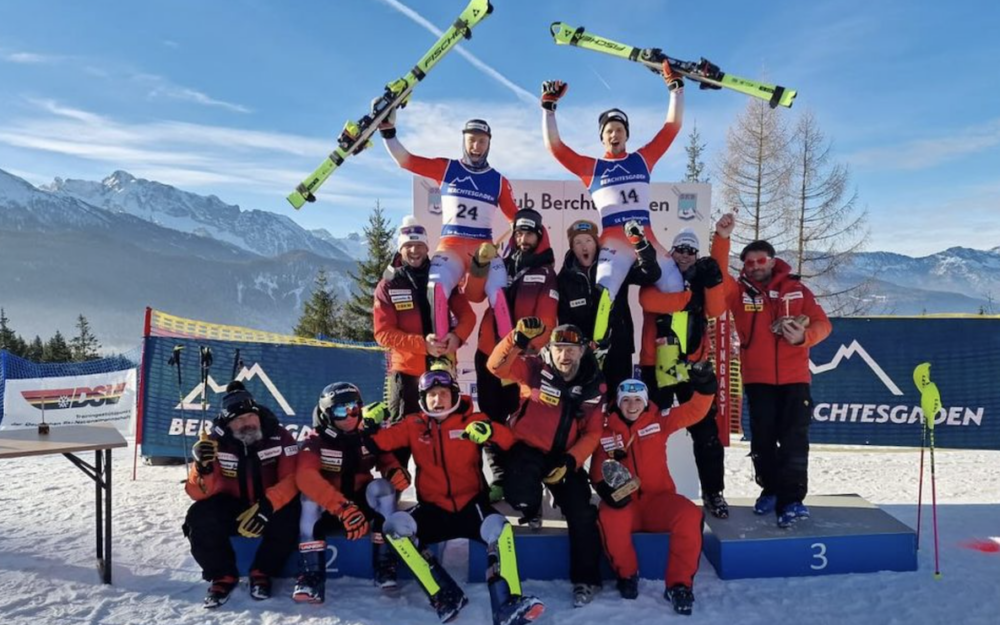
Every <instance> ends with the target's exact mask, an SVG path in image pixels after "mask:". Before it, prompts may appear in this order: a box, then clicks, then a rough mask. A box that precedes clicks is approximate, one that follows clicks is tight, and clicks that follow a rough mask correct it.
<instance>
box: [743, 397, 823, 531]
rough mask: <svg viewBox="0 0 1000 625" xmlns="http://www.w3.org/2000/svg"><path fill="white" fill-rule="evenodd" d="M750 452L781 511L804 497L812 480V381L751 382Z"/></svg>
mask: <svg viewBox="0 0 1000 625" xmlns="http://www.w3.org/2000/svg"><path fill="white" fill-rule="evenodd" d="M745 389H746V395H747V403H748V405H749V408H750V437H751V438H750V455H751V457H752V458H753V466H754V472H755V473H756V474H757V478H756V479H757V483H758V484H759V485H760V486H761V488H763V490H764V494H767V495H776V496H777V498H778V501H777V512H778V513H779V514H780V512H781V510H782V508H783V507H784V506H786V505H787V504H789V503H792V502H796V501H802V500H803V499H804V498H805V496H806V492H807V491H808V483H809V479H808V478H809V420H810V418H811V417H812V396H811V394H810V389H809V385H808V384H747V385H745Z"/></svg>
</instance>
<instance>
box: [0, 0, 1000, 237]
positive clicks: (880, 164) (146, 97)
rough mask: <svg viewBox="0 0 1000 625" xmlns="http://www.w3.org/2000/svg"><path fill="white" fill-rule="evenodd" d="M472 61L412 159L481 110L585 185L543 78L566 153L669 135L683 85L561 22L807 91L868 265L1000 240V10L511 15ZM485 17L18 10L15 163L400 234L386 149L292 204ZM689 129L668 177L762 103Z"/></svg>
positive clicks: (710, 115) (506, 147)
mask: <svg viewBox="0 0 1000 625" xmlns="http://www.w3.org/2000/svg"><path fill="white" fill-rule="evenodd" d="M494 5H495V7H496V10H495V12H494V13H493V15H492V16H490V17H489V18H488V19H487V20H486V21H484V22H483V23H482V24H481V25H480V26H479V27H478V28H477V30H476V33H475V36H474V37H473V39H472V41H470V42H468V43H467V44H466V45H465V46H464V48H465V50H466V51H467V52H468V53H469V54H470V55H471V57H469V56H465V57H463V56H460V55H458V54H454V53H453V54H452V55H451V56H449V57H448V58H447V59H445V61H443V62H442V63H441V64H440V65H439V66H438V67H437V68H435V70H434V72H433V73H432V74H431V75H430V76H429V77H428V79H427V80H426V81H425V82H424V83H423V84H421V85H420V86H419V88H418V90H417V92H416V93H415V96H414V99H413V103H412V104H411V106H410V107H408V108H407V109H406V110H404V111H402V112H401V113H400V116H399V128H400V130H399V136H400V138H401V140H402V141H403V142H404V144H405V145H406V146H407V147H408V148H410V149H411V150H412V151H413V152H415V153H418V154H425V155H430V156H457V155H458V154H459V150H460V147H459V146H460V135H459V129H460V127H461V124H462V122H463V121H464V120H465V119H467V118H469V117H484V118H486V119H488V120H489V121H490V122H491V123H492V124H493V126H494V145H493V149H492V152H491V161H492V162H493V164H494V165H495V166H496V167H497V168H498V169H500V170H501V171H503V172H504V173H505V174H507V175H508V177H511V178H564V177H565V174H564V173H563V172H562V171H561V170H560V168H559V166H558V165H557V164H556V163H555V161H554V159H552V158H551V157H550V156H549V155H548V154H547V153H546V152H545V149H544V146H543V144H542V139H541V132H540V113H539V109H538V106H537V104H536V94H537V90H538V85H539V84H540V83H541V82H542V81H543V80H545V79H549V78H560V79H563V80H566V81H568V82H569V83H570V90H569V93H568V95H567V96H566V99H565V100H564V101H563V103H562V104H561V105H560V110H559V115H560V127H561V129H562V131H563V134H564V137H565V138H566V139H567V142H568V143H570V144H571V145H572V146H574V147H576V148H577V149H578V150H579V151H581V152H585V153H596V152H597V151H598V150H599V144H598V140H597V131H596V117H597V114H598V112H599V111H601V110H603V109H605V108H608V107H610V106H619V107H622V108H624V109H625V110H626V111H628V112H629V114H630V115H631V117H632V128H633V143H637V144H638V142H643V141H644V140H645V139H647V138H648V137H649V136H651V134H652V132H654V130H655V129H656V127H657V126H658V124H659V123H661V120H662V116H663V111H664V108H665V105H666V91H665V88H664V87H663V85H662V82H659V81H658V80H657V79H656V78H655V77H654V76H653V75H652V74H650V73H648V72H646V71H645V70H643V69H641V68H639V67H638V66H635V65H633V64H629V63H626V62H623V61H619V60H617V59H613V58H611V57H606V56H604V55H598V54H594V53H591V52H587V51H581V50H575V49H569V48H563V47H558V48H557V47H556V46H555V45H554V44H553V43H552V42H551V38H550V37H549V35H548V26H549V24H550V23H551V22H553V21H565V22H568V23H571V24H574V25H584V26H586V27H587V28H588V29H590V30H593V31H594V32H597V33H600V34H602V35H605V36H607V37H609V38H612V39H616V40H619V41H623V42H627V43H632V44H635V45H639V46H658V47H662V48H664V49H665V50H666V51H667V52H668V53H669V54H671V55H672V56H675V57H678V58H683V59H697V58H698V57H700V56H706V57H708V58H709V59H711V60H712V61H713V62H715V63H716V64H718V65H719V66H721V67H722V68H723V69H724V70H726V71H729V72H732V73H734V74H738V75H743V76H747V77H758V76H767V77H769V78H770V79H771V80H772V81H773V82H778V83H781V84H784V85H787V86H790V87H793V88H796V89H798V91H799V96H798V100H797V102H796V104H795V107H794V108H793V109H792V110H791V111H788V110H783V113H784V114H785V116H786V117H787V118H788V121H789V123H790V124H792V123H794V120H795V117H796V115H797V112H798V111H799V110H802V109H805V108H808V109H810V110H812V111H813V113H814V114H815V115H816V116H817V118H818V120H819V122H820V124H821V126H822V127H823V129H824V130H825V132H826V133H827V135H828V136H829V137H830V138H832V139H833V141H834V145H835V153H836V157H837V158H838V159H839V160H842V161H844V162H847V163H848V164H849V165H850V166H851V170H852V173H853V181H854V183H855V184H856V186H857V188H858V191H859V194H860V197H861V201H862V203H863V204H864V205H866V206H867V207H868V209H869V213H870V223H871V229H872V235H871V243H870V245H869V249H878V250H891V251H898V252H902V253H908V254H914V255H920V254H927V253H932V252H934V251H938V250H940V249H943V248H945V247H949V246H952V245H964V246H969V247H977V248H988V247H995V246H998V245H1000V83H998V81H997V71H998V69H997V67H998V65H1000V37H998V36H997V33H996V24H997V23H1000V9H998V8H997V7H996V5H992V4H990V3H985V2H978V1H977V2H973V1H970V0H958V1H952V2H949V3H942V2H926V1H924V2H908V1H904V0H880V1H879V2H871V1H866V2H860V1H855V0H840V1H836V2H833V1H820V2H816V3H804V2H790V1H789V2H784V1H776V2H766V3H760V2H754V3H751V2H736V1H729V0H727V1H725V2H704V1H702V2H663V1H656V0H621V1H619V2H616V3H609V2H606V1H605V2H596V1H591V0H547V1H545V2H527V1H524V0H495V1H494ZM463 6H464V0H338V1H331V0H322V1H320V0H308V1H307V0H297V1H294V2H293V1H286V2H278V1H277V0H270V1H264V0H254V1H250V0H246V1H240V2H236V1H229V2H222V1H220V2H204V1H195V0H170V1H167V0H144V1H143V2H135V1H134V0H133V1H123V0H94V1H91V2H70V1H68V0H49V1H48V2H44V3H43V2H35V1H29V0H20V1H16V0H6V1H4V2H3V4H2V6H0V85H2V86H3V88H2V89H0V168H3V169H6V170H8V171H11V172H13V173H15V174H17V175H21V176H23V177H25V178H27V179H28V180H30V181H31V182H34V183H36V184H40V183H45V182H49V181H51V179H52V178H54V177H56V176H60V177H63V178H86V179H100V178H103V177H104V176H106V175H108V174H109V173H111V172H112V171H114V170H116V169H124V170H127V171H130V172H132V173H133V174H135V175H138V176H141V177H145V178H150V179H155V180H159V181H162V182H165V183H168V184H174V185H176V186H179V187H182V188H185V189H188V190H191V191H194V192H197V193H202V194H209V193H214V194H216V195H218V196H219V197H220V198H222V199H223V200H225V201H227V202H230V203H238V204H240V206H241V207H243V208H259V209H264V210H270V211H275V212H280V213H282V214H286V215H289V216H291V217H293V218H294V219H296V220H297V221H299V223H301V224H302V225H304V226H306V227H309V228H318V227H324V228H327V229H328V230H330V231H331V232H333V233H335V234H344V233H346V232H348V231H350V230H355V229H358V228H359V227H360V226H361V225H362V224H363V223H364V221H365V219H366V216H367V212H368V210H369V209H370V208H371V206H373V204H374V202H375V200H376V198H378V199H379V200H380V201H381V202H382V204H383V205H384V206H385V207H387V208H388V209H389V210H390V212H391V213H392V214H393V216H394V217H396V218H398V217H400V216H402V215H403V214H404V213H405V212H407V211H408V210H409V206H410V202H411V200H410V189H411V182H410V177H409V176H408V175H406V174H404V173H403V172H401V171H399V170H398V169H397V168H396V166H395V165H394V163H393V162H392V161H391V160H390V159H389V157H388V155H387V154H386V152H385V151H384V149H382V147H381V146H380V145H378V144H376V146H375V147H374V148H373V149H371V150H369V151H368V152H366V153H364V154H363V155H362V156H360V157H359V158H357V159H355V160H353V161H351V162H349V163H348V164H347V165H345V166H344V168H343V169H341V170H340V171H338V172H337V173H336V174H334V177H333V178H331V180H330V182H328V183H327V185H326V186H325V187H324V188H323V190H322V193H321V196H322V200H321V201H320V202H318V203H317V204H314V205H308V206H307V207H306V208H305V209H303V210H302V211H299V212H296V211H293V210H292V209H291V208H290V207H289V206H288V205H287V203H286V202H285V200H284V196H285V195H286V194H287V193H288V192H289V191H290V190H291V189H292V188H293V187H294V185H295V183H297V182H298V181H299V180H300V179H301V178H302V177H304V176H305V174H307V173H308V172H310V171H312V169H313V168H314V167H315V166H316V165H318V164H319V162H320V160H321V159H322V157H323V155H324V154H326V153H327V152H328V151H329V150H330V148H331V147H332V145H333V138H334V137H335V136H336V134H337V133H338V132H339V130H340V127H341V125H342V124H343V122H344V121H346V120H347V119H349V118H356V117H358V116H360V115H361V114H362V113H363V111H364V110H365V109H366V107H367V106H368V103H369V101H370V100H371V98H372V97H374V96H376V95H378V94H379V93H380V92H381V90H382V87H383V85H384V84H385V83H386V82H388V81H389V80H391V79H394V78H396V77H398V76H399V75H402V74H403V73H405V72H406V71H407V70H408V69H409V68H410V67H411V66H412V65H413V63H414V62H415V61H416V60H417V59H418V58H419V57H420V56H421V55H422V54H423V53H424V51H425V50H426V49H427V48H428V47H429V45H430V44H431V43H432V42H433V41H434V39H435V38H436V37H435V36H434V35H433V34H432V33H431V32H429V31H428V29H427V28H426V24H433V25H436V26H438V27H443V26H447V25H448V24H449V23H450V22H451V20H452V19H453V18H454V17H455V15H457V13H458V12H459V11H460V10H461V8H462V7H463ZM687 91H688V93H687V108H686V116H685V126H686V128H685V130H683V131H682V136H681V137H680V138H679V139H678V141H677V143H676V144H675V145H674V147H673V148H672V149H671V151H670V153H668V157H667V158H666V159H665V160H664V161H662V162H661V165H660V166H659V167H658V169H657V171H656V172H655V174H654V180H660V181H670V180H677V179H680V178H681V177H682V175H683V170H684V151H683V149H682V148H683V145H684V143H685V140H686V136H687V131H688V130H689V129H690V127H691V125H692V124H693V123H695V122H697V125H698V128H699V130H700V132H701V133H702V137H703V139H704V140H705V141H706V142H707V143H708V146H709V152H710V154H709V160H710V161H714V159H715V155H716V154H717V153H718V152H719V151H720V150H721V148H722V147H723V146H724V142H725V133H726V128H727V126H728V125H729V124H730V122H731V121H732V119H733V118H734V117H735V115H736V114H737V113H738V112H739V111H740V110H741V109H742V107H743V106H744V105H745V97H744V96H741V95H739V94H736V93H733V92H728V91H720V92H714V91H712V92H700V91H698V90H697V89H688V90H687Z"/></svg>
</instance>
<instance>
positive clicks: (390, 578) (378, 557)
mask: <svg viewBox="0 0 1000 625" xmlns="http://www.w3.org/2000/svg"><path fill="white" fill-rule="evenodd" d="M372 560H373V564H374V568H375V586H377V587H378V588H381V589H382V590H383V591H385V592H394V591H396V590H399V582H398V580H397V572H396V569H397V565H398V564H399V558H398V557H396V552H395V551H393V550H392V547H391V546H390V545H389V543H387V542H385V539H384V538H382V537H381V536H380V535H379V534H378V533H373V534H372Z"/></svg>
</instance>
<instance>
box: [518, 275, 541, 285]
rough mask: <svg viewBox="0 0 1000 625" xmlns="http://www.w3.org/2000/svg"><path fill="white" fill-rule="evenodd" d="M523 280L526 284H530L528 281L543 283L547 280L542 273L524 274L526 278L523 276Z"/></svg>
mask: <svg viewBox="0 0 1000 625" xmlns="http://www.w3.org/2000/svg"><path fill="white" fill-rule="evenodd" d="M522 280H523V281H524V283H525V284H528V283H531V282H538V283H542V282H545V276H541V275H538V274H531V275H527V276H524V278H522Z"/></svg>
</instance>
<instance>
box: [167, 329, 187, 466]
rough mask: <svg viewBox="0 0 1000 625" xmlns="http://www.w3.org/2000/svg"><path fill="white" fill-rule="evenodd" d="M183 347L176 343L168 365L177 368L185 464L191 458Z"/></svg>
mask: <svg viewBox="0 0 1000 625" xmlns="http://www.w3.org/2000/svg"><path fill="white" fill-rule="evenodd" d="M183 349H184V346H183V345H174V349H173V351H172V352H171V353H170V359H169V360H167V366H170V367H176V368H177V400H178V405H179V406H180V407H181V445H183V446H184V464H190V463H191V458H190V456H189V455H188V442H187V418H186V417H184V381H183V379H182V378H181V352H182V350H183Z"/></svg>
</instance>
